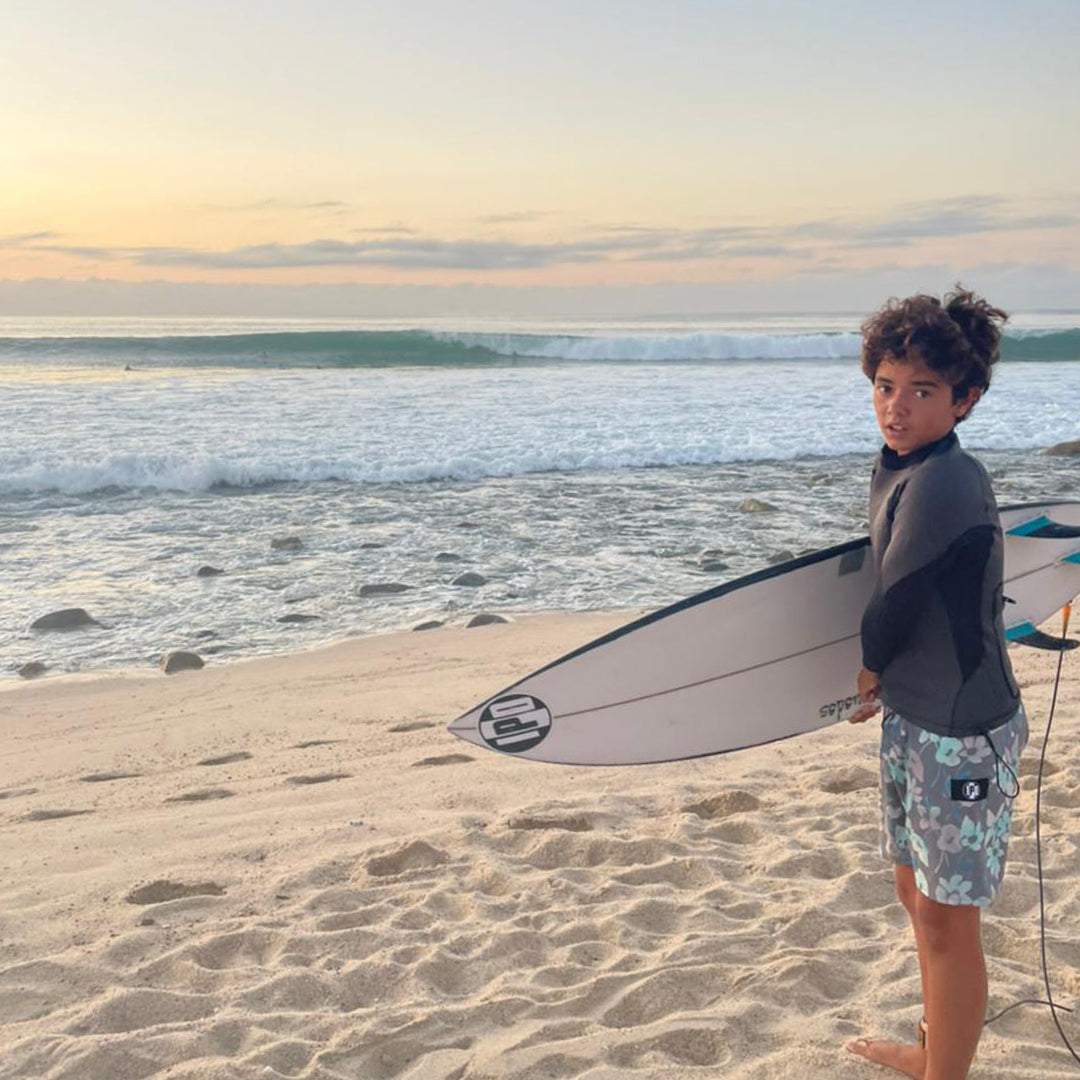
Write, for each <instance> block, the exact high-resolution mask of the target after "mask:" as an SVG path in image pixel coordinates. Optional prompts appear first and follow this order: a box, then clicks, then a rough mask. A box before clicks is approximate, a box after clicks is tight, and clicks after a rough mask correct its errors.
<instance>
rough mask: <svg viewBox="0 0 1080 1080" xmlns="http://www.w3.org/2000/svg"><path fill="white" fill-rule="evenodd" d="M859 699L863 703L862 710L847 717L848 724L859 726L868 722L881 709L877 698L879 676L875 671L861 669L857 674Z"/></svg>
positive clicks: (879, 683)
mask: <svg viewBox="0 0 1080 1080" xmlns="http://www.w3.org/2000/svg"><path fill="white" fill-rule="evenodd" d="M857 687H858V691H859V697H860V698H861V699H862V701H863V703H864V704H863V706H862V708H860V709H858V710H857V711H856V712H854V713H852V715H851V716H849V717H848V723H849V724H861V723H863V722H864V721H866V720H869V719H870V717H871V716H873V715H874V713H876V712H877V711H878V709H880V708H881V705H880V703H879V702H878V697H879V696H880V694H881V676H880V675H878V674H877V672H875V671H867V670H866V668H863V669H862V670H861V671H860V672H859V678H858V680H857Z"/></svg>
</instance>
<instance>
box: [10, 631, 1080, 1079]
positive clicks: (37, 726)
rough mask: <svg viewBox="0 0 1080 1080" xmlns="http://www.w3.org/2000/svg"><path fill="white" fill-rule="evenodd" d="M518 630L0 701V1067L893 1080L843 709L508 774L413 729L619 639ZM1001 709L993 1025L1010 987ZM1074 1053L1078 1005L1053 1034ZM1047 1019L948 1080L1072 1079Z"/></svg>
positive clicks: (879, 900) (890, 966)
mask: <svg viewBox="0 0 1080 1080" xmlns="http://www.w3.org/2000/svg"><path fill="white" fill-rule="evenodd" d="M625 618H626V616H625V615H587V616H538V617H534V618H529V619H522V620H520V621H518V622H516V623H514V624H511V625H507V626H489V627H484V628H480V629H473V630H463V629H441V630H435V631H430V632H425V633H421V634H416V633H407V634H396V635H388V636H383V637H378V638H370V639H359V640H353V641H348V642H343V643H339V644H336V645H333V646H330V647H327V648H324V649H320V650H316V651H313V652H308V653H303V654H296V655H290V656H285V657H275V658H266V659H259V660H253V661H247V662H243V663H235V664H231V665H219V666H216V667H215V666H210V667H208V668H206V669H204V670H203V671H198V672H189V673H185V674H182V675H177V676H172V677H166V676H164V675H161V674H159V673H153V674H134V673H128V674H119V675H109V676H104V677H86V676H70V677H61V678H54V679H46V680H43V681H41V682H37V683H32V684H26V685H15V686H9V687H7V688H6V689H4V690H2V691H0V732H2V736H3V737H2V740H0V1077H2V1078H4V1080H8V1078H14V1077H19V1078H29V1077H47V1078H49V1080H140V1078H142V1077H151V1076H154V1077H168V1078H170V1080H181V1078H185V1080H226V1078H227V1080H234V1078H266V1077H302V1078H305V1080H345V1078H349V1080H355V1078H364V1080H368V1078H371V1080H391V1078H393V1080H398V1078H400V1080H495V1078H507V1080H510V1078H513V1080H551V1078H561V1077H580V1078H587V1080H616V1078H619V1080H624V1078H657V1080H659V1078H664V1080H670V1078H683V1077H695V1078H701V1077H712V1076H716V1077H731V1078H739V1080H742V1078H746V1080H751V1078H753V1080H766V1078H781V1077H783V1078H789V1077H794V1076H798V1077H818V1076H820V1077H852V1078H856V1077H873V1076H885V1075H894V1074H888V1073H886V1072H884V1071H883V1070H880V1069H877V1068H875V1067H872V1066H869V1065H867V1064H865V1063H863V1062H861V1061H859V1060H858V1059H855V1058H853V1057H851V1055H848V1054H846V1053H845V1052H844V1051H843V1050H842V1049H841V1044H842V1043H843V1042H844V1040H845V1039H848V1038H850V1037H851V1036H853V1035H857V1034H877V1035H886V1036H892V1037H904V1038H908V1037H910V1036H911V1035H912V1034H913V1033H914V1030H915V1024H916V1022H917V1020H918V1018H919V1015H920V1006H919V980H918V967H917V961H916V956H915V952H914V948H913V944H912V941H911V937H910V933H909V931H908V929H907V927H906V921H905V920H906V916H905V914H904V912H903V910H902V909H901V908H900V906H899V904H898V903H897V902H896V901H895V898H894V896H893V892H892V884H891V881H892V879H891V873H890V871H889V870H888V868H887V867H886V866H885V865H884V863H883V862H882V860H881V857H880V855H879V853H878V847H877V845H878V824H877V821H878V809H877V806H878V801H877V800H878V796H877V766H876V737H877V733H878V728H877V725H876V724H875V723H873V722H871V723H869V724H864V725H860V726H851V725H846V724H845V725H839V726H834V727H832V728H829V729H826V730H825V731H822V732H818V733H816V734H813V735H810V736H806V737H803V738H800V739H797V740H793V741H790V742H787V743H784V744H780V745H777V746H773V747H763V748H761V749H758V750H752V751H744V752H742V753H739V754H734V755H729V756H725V757H721V758H705V759H700V760H696V761H689V762H681V763H676V764H671V765H661V766H647V767H637V768H624V769H586V768H568V767H561V766H552V765H540V764H531V763H528V762H522V761H517V760H515V759H512V758H508V757H502V756H499V755H497V754H494V753H488V752H486V751H482V750H478V749H475V748H473V747H470V746H468V745H467V744H465V743H462V742H459V741H458V740H456V739H454V738H453V737H451V736H449V735H448V734H447V733H446V731H445V725H446V723H448V722H449V721H450V720H451V719H452V718H453V717H454V716H455V715H457V714H458V713H459V712H461V711H463V710H464V709H465V708H466V707H468V706H470V705H473V704H475V702H476V701H478V700H479V699H481V698H482V697H484V696H487V695H488V694H490V693H493V692H495V691H496V690H498V689H500V688H501V687H502V686H504V685H506V683H507V682H509V681H510V680H511V678H512V677H513V676H514V675H517V674H520V673H522V672H524V671H527V670H529V669H531V668H532V667H535V666H538V665H539V664H540V663H541V662H545V661H547V660H549V659H551V658H553V657H555V656H557V655H560V654H561V653H562V652H564V651H566V650H567V649H569V648H571V647H574V646H576V645H578V644H580V643H582V642H584V641H586V640H588V639H589V638H592V637H594V636H596V635H597V634H599V633H601V632H603V631H606V630H608V629H610V628H611V627H613V626H615V625H617V624H619V623H621V622H623V621H625ZM1013 657H1014V664H1015V666H1016V669H1017V673H1018V677H1019V679H1020V681H1021V684H1022V685H1023V687H1024V690H1025V699H1026V702H1027V704H1028V708H1029V713H1030V714H1031V719H1032V741H1031V744H1030V745H1029V748H1028V751H1027V755H1026V758H1025V761H1024V764H1023V768H1022V776H1023V780H1022V787H1023V791H1022V794H1021V796H1020V798H1019V800H1018V822H1017V826H1016V832H1015V834H1014V841H1013V846H1012V850H1011V852H1010V869H1009V872H1008V878H1007V882H1006V887H1005V892H1004V895H1003V897H1002V899H1001V901H1000V903H999V904H998V905H996V906H995V908H994V909H993V911H992V912H991V913H990V914H989V915H987V917H986V919H985V943H986V949H987V959H988V966H989V971H990V998H991V1000H990V1008H991V1011H996V1010H997V1009H1000V1008H1003V1007H1004V1006H1005V1005H1007V1004H1009V1003H1010V1002H1012V1001H1014V1000H1017V999H1020V998H1025V997H1041V996H1043V993H1042V983H1041V971H1040V965H1039V936H1038V935H1039V924H1038V894H1037V887H1036V876H1035V875H1036V865H1035V843H1034V820H1033V813H1034V783H1035V778H1034V770H1035V768H1036V766H1037V762H1038V751H1039V748H1040V746H1041V741H1042V733H1043V731H1044V728H1045V718H1046V712H1047V705H1048V701H1049V690H1050V686H1051V683H1052V678H1053V670H1054V669H1053V665H1054V662H1055V658H1054V657H1053V656H1051V655H1049V654H1045V653H1035V652H1032V651H1030V650H1015V651H1014V653H1013ZM1078 719H1080V657H1077V656H1076V655H1075V654H1074V655H1073V656H1070V657H1068V658H1067V659H1066V664H1065V680H1064V682H1063V685H1062V700H1061V701H1060V702H1059V705H1058V714H1057V717H1056V718H1055V721H1054V734H1053V738H1052V742H1051V746H1050V751H1049V755H1048V760H1049V766H1048V774H1049V775H1048V776H1047V778H1046V781H1045V785H1044V793H1043V817H1044V838H1043V858H1044V865H1045V876H1046V883H1047V890H1048V925H1049V957H1050V963H1051V969H1052V976H1053V980H1054V986H1055V993H1056V996H1057V997H1058V999H1059V1000H1060V1001H1061V1002H1063V1003H1065V1004H1073V1003H1076V1004H1078V1005H1080V975H1078V969H1080V936H1078V935H1077V933H1076V927H1077V926H1078V925H1080V859H1078V854H1077V848H1078V839H1080V829H1078V826H1077V820H1078V814H1077V811H1078V809H1080V736H1078V731H1077V727H1078V725H1077V720H1078ZM1064 1023H1065V1026H1066V1031H1067V1032H1069V1034H1070V1037H1071V1038H1072V1039H1073V1041H1074V1043H1076V1044H1080V1012H1078V1013H1076V1014H1073V1015H1072V1016H1068V1015H1066V1016H1065V1017H1064ZM1075 1075H1076V1066H1075V1064H1074V1063H1073V1062H1072V1060H1071V1058H1070V1057H1069V1056H1068V1054H1067V1052H1066V1051H1065V1050H1064V1049H1063V1048H1062V1047H1061V1045H1060V1043H1059V1041H1058V1036H1057V1033H1056V1031H1055V1030H1054V1027H1053V1024H1052V1021H1051V1018H1050V1016H1049V1012H1048V1010H1046V1009H1045V1008H1041V1007H1034V1006H1025V1007H1023V1008H1020V1009H1016V1010H1014V1011H1012V1012H1011V1013H1009V1014H1008V1015H1007V1016H1006V1017H1004V1018H1003V1019H1002V1020H1000V1021H999V1022H998V1023H997V1024H995V1025H993V1026H992V1027H991V1028H988V1029H987V1032H986V1034H985V1036H984V1039H983V1042H982V1044H981V1046H980V1052H979V1057H978V1059H977V1061H976V1063H975V1066H974V1068H973V1069H972V1072H971V1077H972V1078H973V1080H980V1078H981V1080H991V1078H998V1077H1001V1078H1012V1077H1015V1078H1017V1080H1020V1078H1023V1080H1049V1078H1058V1077H1061V1078H1064V1077H1073V1076H1075Z"/></svg>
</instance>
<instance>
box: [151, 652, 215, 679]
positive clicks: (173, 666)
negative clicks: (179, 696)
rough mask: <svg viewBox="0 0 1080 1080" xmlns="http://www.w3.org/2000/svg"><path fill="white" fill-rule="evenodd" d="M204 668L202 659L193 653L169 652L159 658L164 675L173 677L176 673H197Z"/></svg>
mask: <svg viewBox="0 0 1080 1080" xmlns="http://www.w3.org/2000/svg"><path fill="white" fill-rule="evenodd" d="M204 666H205V665H204V663H203V659H202V657H201V656H199V655H197V654H196V653H193V652H183V651H178V652H171V653H166V654H165V655H164V656H163V657H162V658H161V670H162V671H164V672H165V674H166V675H175V674H176V673H177V672H178V671H198V669H199V668H201V667H204Z"/></svg>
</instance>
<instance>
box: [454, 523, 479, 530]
mask: <svg viewBox="0 0 1080 1080" xmlns="http://www.w3.org/2000/svg"><path fill="white" fill-rule="evenodd" d="M457 527H458V528H459V529H479V528H480V523H479V522H478V521H459V522H458V523H457Z"/></svg>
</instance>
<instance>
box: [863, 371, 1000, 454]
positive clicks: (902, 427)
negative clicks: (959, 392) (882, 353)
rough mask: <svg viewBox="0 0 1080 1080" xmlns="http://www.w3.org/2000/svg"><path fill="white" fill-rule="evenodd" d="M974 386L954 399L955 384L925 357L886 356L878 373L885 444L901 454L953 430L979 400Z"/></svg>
mask: <svg viewBox="0 0 1080 1080" xmlns="http://www.w3.org/2000/svg"><path fill="white" fill-rule="evenodd" d="M978 397H979V391H978V389H977V388H974V387H973V388H972V389H971V391H970V392H969V393H968V394H967V396H966V397H964V398H962V399H961V400H960V401H953V388H952V386H951V385H950V384H949V383H947V382H946V381H945V380H944V379H943V378H942V377H941V376H940V375H939V374H937V372H936V371H934V370H933V369H932V368H929V367H927V365H926V364H925V362H924V361H922V360H920V359H917V358H915V357H913V358H912V359H910V360H909V359H906V358H905V359H903V360H888V359H887V360H882V361H881V363H880V364H879V365H878V369H877V372H876V374H875V375H874V413H875V415H876V416H877V422H878V427H880V428H881V434H882V436H883V437H884V439H885V445H886V446H888V447H889V449H890V450H893V451H895V452H896V453H897V454H901V455H903V454H910V453H912V452H913V451H915V450H918V449H919V447H920V446H925V445H926V444H927V443H932V442H936V441H937V440H938V439H941V438H944V436H946V435H948V434H949V432H950V431H952V429H953V427H954V426H955V425H956V421H957V420H959V419H960V418H961V417H962V416H963V415H964V414H965V413H966V412H967V411H968V409H970V408H971V406H972V405H974V404H975V402H976V401H977V400H978Z"/></svg>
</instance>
